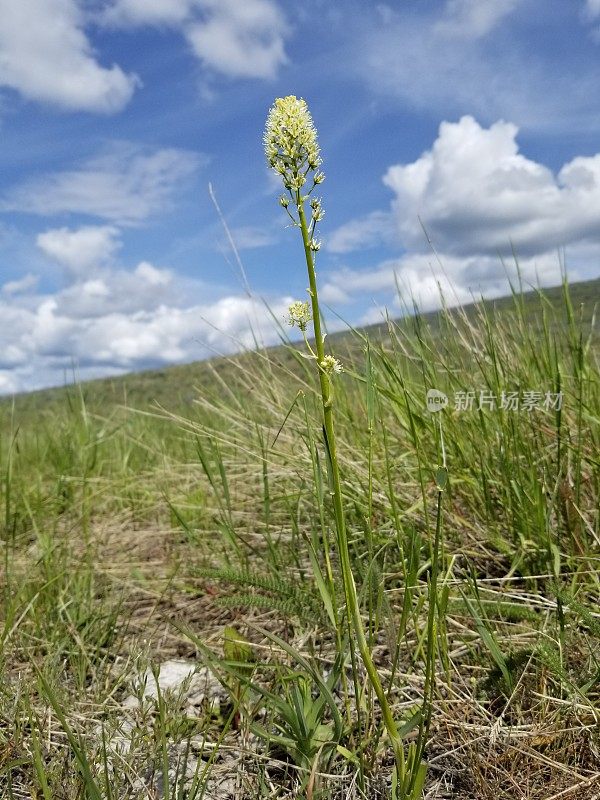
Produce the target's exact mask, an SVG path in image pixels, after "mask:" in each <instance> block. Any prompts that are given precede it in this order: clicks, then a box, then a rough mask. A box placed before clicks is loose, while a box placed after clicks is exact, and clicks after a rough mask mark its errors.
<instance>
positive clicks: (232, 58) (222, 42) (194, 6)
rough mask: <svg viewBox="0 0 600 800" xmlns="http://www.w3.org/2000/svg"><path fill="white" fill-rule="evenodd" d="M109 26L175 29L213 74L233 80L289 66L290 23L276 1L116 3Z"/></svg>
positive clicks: (116, 0) (141, 0) (138, 0)
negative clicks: (286, 50)
mask: <svg viewBox="0 0 600 800" xmlns="http://www.w3.org/2000/svg"><path fill="white" fill-rule="evenodd" d="M100 18H101V20H102V21H103V22H104V23H105V24H108V25H116V26H121V27H132V26H136V25H169V26H173V27H176V28H178V29H179V30H181V32H182V33H183V34H184V35H185V37H186V39H187V41H188V43H189V44H190V46H191V48H192V51H193V53H194V54H195V55H196V56H197V57H198V58H199V59H200V60H201V61H202V63H203V64H204V66H205V67H207V68H208V69H209V70H211V71H214V72H218V73H220V74H222V75H226V76H227V77H230V78H273V77H274V76H275V75H276V74H277V70H278V69H279V67H280V66H282V65H283V64H285V63H286V62H287V56H286V53H285V39H286V36H287V34H288V30H289V28H288V25H287V22H286V20H285V16H284V14H283V13H282V11H281V10H280V8H279V6H278V4H277V3H276V2H275V0H244V1H243V2H241V1H240V0H114V2H113V4H112V5H110V6H108V7H107V8H106V9H105V11H104V12H103V13H102V14H101V17H100Z"/></svg>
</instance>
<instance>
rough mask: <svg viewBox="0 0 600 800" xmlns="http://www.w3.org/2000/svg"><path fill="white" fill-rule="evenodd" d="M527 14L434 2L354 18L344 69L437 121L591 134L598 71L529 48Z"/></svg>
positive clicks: (511, 2)
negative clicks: (464, 118) (468, 119)
mask: <svg viewBox="0 0 600 800" xmlns="http://www.w3.org/2000/svg"><path fill="white" fill-rule="evenodd" d="M548 1H549V4H550V5H552V3H550V0H548ZM534 5H535V4H531V3H530V2H527V1H526V0H518V2H517V0H446V2H445V3H444V5H443V6H442V9H441V11H440V4H438V3H416V4H415V3H405V4H397V5H396V6H395V7H394V10H392V9H390V10H389V11H388V13H387V15H386V17H385V18H382V16H381V15H379V17H378V16H377V15H372V16H371V17H370V18H368V19H363V18H361V21H360V26H358V25H357V26H356V27H355V34H354V35H355V40H354V52H355V57H354V58H353V59H352V61H351V65H350V68H351V69H353V70H354V71H355V74H356V75H357V76H358V77H359V78H360V79H361V80H362V81H363V82H366V83H367V84H368V86H369V88H370V89H371V91H373V92H374V93H376V94H377V95H383V96H385V97H386V99H388V100H389V98H390V97H391V98H394V99H397V100H399V101H400V102H401V103H402V104H403V105H404V106H406V105H407V104H408V105H409V106H412V107H413V108H418V109H420V110H426V111H429V112H430V113H432V114H433V115H434V116H435V117H436V118H437V119H440V118H444V117H448V116H450V115H456V114H464V113H470V114H475V115H477V116H478V117H480V118H481V119H483V120H485V121H488V122H489V121H493V120H494V119H498V118H505V119H511V120H515V121H516V122H518V124H519V125H520V126H522V127H527V128H529V129H536V130H544V131H551V132H561V131H563V132H567V131H573V130H579V131H581V130H595V129H597V128H598V127H599V126H600V112H599V111H598V108H599V105H598V101H599V100H600V66H598V65H597V64H594V63H591V64H590V65H589V66H588V65H584V66H582V63H581V62H580V60H579V59H576V58H573V59H564V58H561V59H560V60H558V61H557V60H556V59H555V60H554V61H553V60H552V58H551V54H549V53H546V52H545V51H544V50H543V49H540V48H538V49H537V50H536V49H535V48H532V47H531V42H530V40H531V37H533V36H535V33H536V31H535V30H533V31H531V28H532V26H535V25H536V24H540V25H541V24H543V23H542V22H540V20H541V19H542V17H539V15H537V16H534V14H533V13H531V8H532V6H534ZM548 13H554V12H550V11H549V12H548ZM523 21H525V23H526V25H527V26H528V27H527V28H525V27H524V25H523ZM524 30H528V31H531V32H529V33H528V36H529V39H525V36H524V35H523V31H524ZM345 68H346V65H345ZM523 76H527V78H526V80H524V77H523Z"/></svg>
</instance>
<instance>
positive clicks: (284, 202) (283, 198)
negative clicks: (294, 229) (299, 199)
mask: <svg viewBox="0 0 600 800" xmlns="http://www.w3.org/2000/svg"><path fill="white" fill-rule="evenodd" d="M279 204H280V205H281V206H283V207H284V208H287V207H288V206H289V204H290V200H289V198H288V197H286V196H285V195H284V194H282V195H281V197H280V198H279Z"/></svg>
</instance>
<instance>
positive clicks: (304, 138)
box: [264, 95, 325, 191]
mask: <svg viewBox="0 0 600 800" xmlns="http://www.w3.org/2000/svg"><path fill="white" fill-rule="evenodd" d="M264 145H265V153H266V156H267V161H268V162H269V166H270V167H271V168H272V169H274V170H275V171H276V172H278V173H279V174H280V175H281V177H282V178H283V184H284V186H285V187H286V189H289V190H290V191H293V190H300V189H301V188H302V186H304V184H305V183H306V176H307V174H308V172H309V171H310V170H313V171H315V170H317V169H318V167H319V165H320V164H321V158H320V156H319V144H318V142H317V132H316V130H315V126H314V124H313V121H312V117H311V115H310V112H309V110H308V106H307V105H306V101H305V100H303V99H302V98H300V99H298V98H297V97H295V96H294V95H290V96H288V97H279V98H277V100H275V103H274V104H273V106H272V107H271V110H270V111H269V115H268V117H267V124H266V128H265V135H264ZM324 179H325V176H324V175H323V173H322V172H315V174H314V176H313V184H314V185H317V184H319V183H322V182H323V180H324Z"/></svg>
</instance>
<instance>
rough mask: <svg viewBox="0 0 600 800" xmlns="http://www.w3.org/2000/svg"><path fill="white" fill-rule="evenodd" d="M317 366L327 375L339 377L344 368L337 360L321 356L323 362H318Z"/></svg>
mask: <svg viewBox="0 0 600 800" xmlns="http://www.w3.org/2000/svg"><path fill="white" fill-rule="evenodd" d="M319 366H320V367H321V369H322V370H323V372H325V373H326V374H327V375H334V374H336V375H339V374H340V372H343V371H344V367H343V366H342V364H341V363H340V362H339V361H338V359H337V358H334V357H333V356H329V355H328V356H323V360H322V361H321V362H320V364H319Z"/></svg>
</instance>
